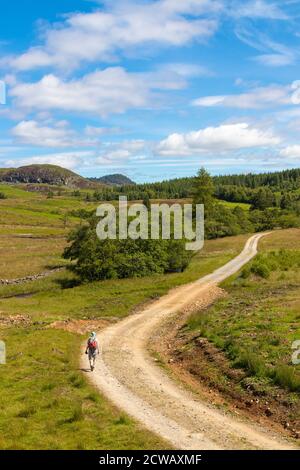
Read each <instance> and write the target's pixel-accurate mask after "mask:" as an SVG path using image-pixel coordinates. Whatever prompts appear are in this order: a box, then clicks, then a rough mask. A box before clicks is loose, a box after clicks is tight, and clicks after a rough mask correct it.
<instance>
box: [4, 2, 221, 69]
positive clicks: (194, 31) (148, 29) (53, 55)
mask: <svg viewBox="0 0 300 470" xmlns="http://www.w3.org/2000/svg"><path fill="white" fill-rule="evenodd" d="M221 8H222V3H221V2H219V1H216V0H180V2H179V1H174V0H157V1H155V2H152V3H146V2H141V1H138V0H128V1H126V2H124V1H123V0H116V1H115V2H110V1H105V2H104V8H102V9H101V10H96V11H94V12H92V13H72V14H69V15H68V16H67V18H66V19H65V21H64V22H62V23H60V24H55V25H52V26H50V27H49V28H48V29H47V30H46V31H45V32H44V37H45V41H44V43H43V44H41V45H39V46H35V47H31V48H30V49H29V50H27V51H26V52H25V53H23V54H21V55H19V56H16V57H12V58H8V60H7V61H8V63H9V64H10V65H11V66H12V67H13V68H15V69H17V70H23V71H24V70H30V69H34V68H39V67H45V66H58V67H61V68H64V69H68V70H70V69H72V68H76V67H78V66H79V65H80V64H81V63H82V62H96V61H100V60H102V61H103V60H104V61H111V60H112V59H115V58H116V55H118V54H123V53H124V52H128V50H130V49H132V48H134V47H136V46H142V45H144V46H145V45H147V44H151V45H152V46H154V45H155V44H157V45H161V46H182V45H185V44H187V43H189V42H190V41H193V40H200V39H206V38H208V37H210V36H211V35H212V34H213V33H214V32H215V30H216V28H217V21H216V20H215V19H214V18H213V17H211V15H214V13H215V12H217V11H219V10H220V9H221ZM74 46H75V47H74Z"/></svg>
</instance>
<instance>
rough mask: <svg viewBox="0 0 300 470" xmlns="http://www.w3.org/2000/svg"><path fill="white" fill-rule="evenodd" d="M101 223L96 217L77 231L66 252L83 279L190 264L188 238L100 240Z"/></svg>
mask: <svg viewBox="0 0 300 470" xmlns="http://www.w3.org/2000/svg"><path fill="white" fill-rule="evenodd" d="M97 222H98V220H97V219H96V218H95V217H94V216H93V217H91V218H90V219H88V224H85V225H82V226H80V227H79V228H77V229H76V230H75V231H73V232H72V233H71V235H70V239H69V241H70V242H71V244H70V245H69V246H68V247H67V248H66V249H65V251H64V257H65V258H66V259H69V260H71V261H75V263H73V264H71V265H70V269H71V270H72V271H74V272H75V273H76V274H77V275H78V276H79V277H80V279H81V280H82V281H95V280H104V279H121V278H128V277H143V276H147V275H150V274H162V273H168V272H181V271H183V270H184V269H185V268H186V267H187V266H188V264H189V261H190V259H191V252H188V251H186V250H185V241H184V240H174V239H171V240H151V238H149V239H148V240H142V239H138V240H132V239H130V238H127V239H125V240H119V239H116V240H111V239H105V240H99V239H98V237H97V234H96V224H97Z"/></svg>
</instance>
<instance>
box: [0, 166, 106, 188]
mask: <svg viewBox="0 0 300 470" xmlns="http://www.w3.org/2000/svg"><path fill="white" fill-rule="evenodd" d="M0 181H5V182H7V183H15V184H18V183H22V184H32V183H33V184H48V185H55V186H66V187H68V188H76V189H87V188H96V187H98V186H99V184H97V182H96V181H91V180H89V179H87V178H83V177H82V176H80V175H78V174H77V173H74V172H73V171H70V170H67V169H66V168H62V167H60V166H56V165H28V166H22V167H20V168H10V169H0ZM102 185H103V183H102Z"/></svg>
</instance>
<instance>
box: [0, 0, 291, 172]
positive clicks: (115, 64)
mask: <svg viewBox="0 0 300 470" xmlns="http://www.w3.org/2000/svg"><path fill="white" fill-rule="evenodd" d="M16 13H17V14H16ZM299 20H300V1H295V0H287V1H284V2H283V1H281V2H279V1H276V0H273V1H269V0H244V1H240V0H180V1H178V0H156V1H153V0H148V1H147V0H114V1H111V0H107V1H93V0H90V1H89V0H52V1H51V2H37V1H36V0H12V1H11V2H5V4H4V5H2V6H1V15H0V79H1V80H2V81H3V82H5V84H6V89H7V100H6V103H5V104H0V167H11V166H20V165H26V164H30V163H53V164H58V165H61V166H65V167H67V168H70V169H72V170H74V171H77V172H79V173H81V174H82V175H85V176H101V175H104V174H108V173H117V172H122V173H125V174H127V175H128V176H130V177H132V178H133V179H134V180H136V181H155V180H162V179H166V178H173V177H178V176H187V175H193V174H195V172H196V171H197V169H198V168H199V167H200V166H205V167H206V168H207V169H208V170H209V171H210V172H211V173H213V174H220V173H236V172H237V173H241V172H249V171H254V172H259V171H273V170H277V169H284V168H294V167H299V162H300V140H299V135H300V132H299V131H300V70H299V65H300V27H299V26H300V22H299Z"/></svg>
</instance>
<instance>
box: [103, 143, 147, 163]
mask: <svg viewBox="0 0 300 470" xmlns="http://www.w3.org/2000/svg"><path fill="white" fill-rule="evenodd" d="M146 147H147V145H146V142H145V141H144V140H125V141H122V142H111V143H108V144H106V148H104V149H102V153H101V155H100V156H99V157H98V159H97V163H107V162H109V161H111V162H115V161H122V160H129V159H130V158H131V157H132V158H136V157H137V156H140V153H141V152H144V151H146Z"/></svg>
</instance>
